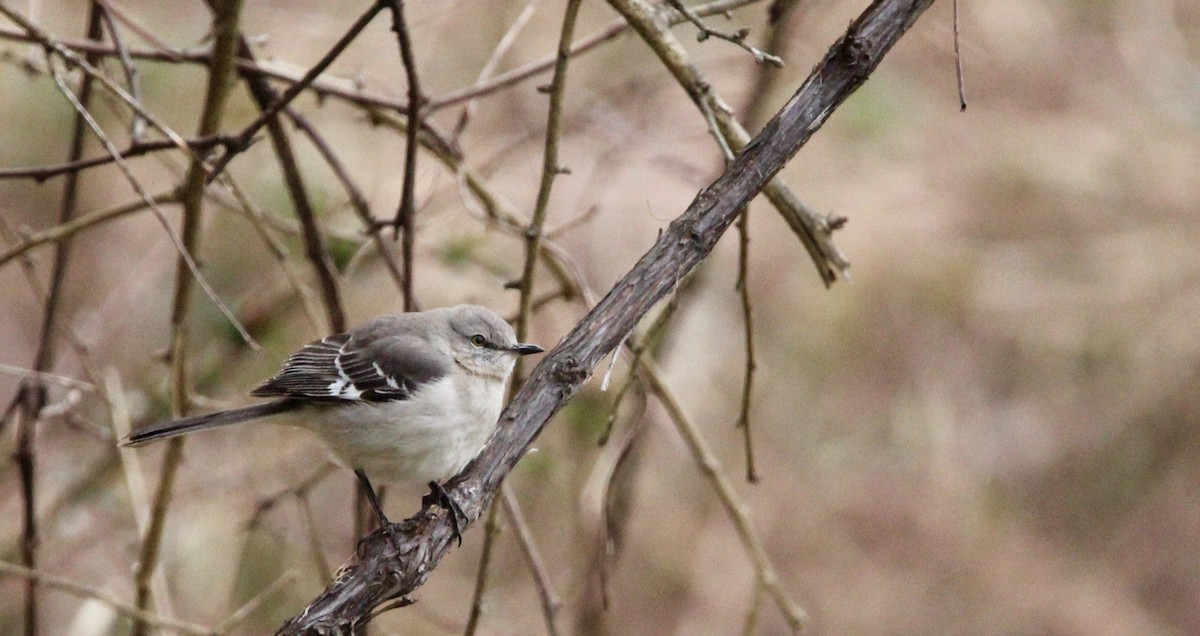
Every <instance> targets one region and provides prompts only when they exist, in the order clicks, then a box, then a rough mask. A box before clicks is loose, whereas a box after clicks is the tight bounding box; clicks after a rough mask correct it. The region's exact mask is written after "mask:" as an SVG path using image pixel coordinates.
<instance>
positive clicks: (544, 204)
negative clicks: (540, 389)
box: [467, 0, 580, 634]
mask: <svg viewBox="0 0 1200 636" xmlns="http://www.w3.org/2000/svg"><path fill="white" fill-rule="evenodd" d="M579 5H580V0H567V6H566V9H565V14H564V16H563V25H562V32H561V35H560V36H559V42H558V62H557V64H556V65H555V67H554V79H553V80H551V83H550V107H549V113H548V114H547V123H546V142H545V150H544V153H543V159H542V179H541V182H540V184H539V186H538V194H537V202H536V204H535V206H534V211H533V217H532V219H531V220H530V221H529V224H528V225H527V226H526V228H525V231H524V234H525V265H524V268H523V269H522V273H521V279H520V282H519V284H518V289H519V290H520V294H521V296H520V300H519V302H518V309H517V321H516V332H517V340H518V341H523V339H524V338H526V336H528V333H529V322H530V317H531V316H530V312H531V310H532V304H533V276H534V270H535V265H536V264H537V261H538V257H539V255H540V254H541V244H542V227H543V226H544V225H545V222H546V212H547V209H548V207H549V202H550V190H551V187H552V185H553V183H554V177H555V176H557V175H558V173H559V167H558V135H559V122H560V121H561V117H562V97H563V93H564V89H565V87H566V72H567V61H568V60H569V59H570V57H569V51H570V46H571V38H572V35H573V34H574V31H575V21H576V18H577V17H578V15H579ZM522 375H523V374H522V361H521V360H519V359H518V360H517V368H516V371H515V372H514V374H513V381H512V384H511V386H510V395H511V394H512V393H515V392H516V391H517V389H518V388H519V387H520V384H521V378H522ZM493 514H495V513H494V512H492V513H489V520H490V515H493ZM493 541H495V534H493V533H489V534H487V535H485V536H484V542H485V545H484V550H483V555H482V556H481V557H480V563H479V574H478V575H477V577H476V587H475V598H474V600H473V601H472V615H471V620H469V621H468V623H467V626H468V627H467V629H468V631H467V633H468V634H470V633H471V632H473V631H474V629H475V627H476V626H477V625H478V622H479V620H478V615H477V611H476V610H475V608H476V607H482V603H483V593H484V588H485V581H486V572H487V568H488V565H489V564H488V558H490V556H491V551H492V546H491V545H490V543H491V542H493ZM535 578H537V573H536V572H535ZM542 598H543V604H542V607H543V610H544V611H547V612H548V613H547V614H546V624H547V626H548V629H550V630H551V631H552V633H553V631H554V630H555V623H554V614H553V612H552V611H549V609H548V608H551V607H552V604H551V603H548V602H547V601H546V599H547V596H546V595H545V594H543V596H542Z"/></svg>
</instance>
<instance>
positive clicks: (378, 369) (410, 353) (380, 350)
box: [250, 330, 453, 402]
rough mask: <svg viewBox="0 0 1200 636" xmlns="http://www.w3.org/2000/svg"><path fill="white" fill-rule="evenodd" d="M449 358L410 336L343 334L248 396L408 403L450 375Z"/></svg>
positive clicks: (316, 345) (299, 355)
mask: <svg viewBox="0 0 1200 636" xmlns="http://www.w3.org/2000/svg"><path fill="white" fill-rule="evenodd" d="M452 364H453V361H452V360H451V358H450V356H449V355H447V354H444V353H439V352H438V351H436V350H435V349H434V348H433V347H431V346H430V345H429V344H428V343H427V342H426V341H424V340H423V339H420V338H417V337H415V336H413V335H411V334H399V335H382V334H376V333H374V330H363V331H360V332H357V333H340V334H336V335H333V336H329V337H328V338H324V339H321V340H317V341H315V342H311V343H309V344H308V345H306V346H305V347H304V348H302V349H300V350H299V351H297V352H296V353H294V354H292V357H290V358H288V360H287V362H285V363H284V364H283V368H282V369H280V371H279V373H278V374H277V375H276V376H275V377H273V378H271V379H270V380H267V381H266V382H264V383H263V384H262V386H260V387H258V388H256V389H254V390H253V391H251V392H250V394H251V395H254V396H258V397H289V398H299V399H306V400H318V401H339V400H350V401H355V400H358V401H368V402H383V401H388V400H405V399H408V398H409V397H411V396H412V394H413V393H414V392H415V391H416V390H417V388H418V387H420V386H422V385H424V384H427V383H430V382H434V381H436V380H437V379H439V378H441V377H443V376H444V375H446V374H447V373H449V371H450V367H451V365H452Z"/></svg>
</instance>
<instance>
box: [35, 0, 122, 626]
mask: <svg viewBox="0 0 1200 636" xmlns="http://www.w3.org/2000/svg"><path fill="white" fill-rule="evenodd" d="M101 36H102V31H101V23H100V8H99V7H98V6H97V5H96V4H95V3H94V2H93V3H91V5H90V6H89V9H88V18H87V37H88V38H89V39H93V40H96V39H99V38H100V37H101ZM91 95H92V80H91V79H90V78H89V77H88V76H86V75H85V76H84V80H83V81H82V82H81V83H80V85H79V94H78V95H74V94H72V98H74V99H76V100H78V102H79V103H81V104H86V103H90V102H91ZM86 131H87V122H86V121H85V118H84V117H83V115H82V113H76V115H75V120H74V124H73V126H72V132H71V146H70V149H69V150H68V154H67V160H68V161H74V160H77V159H79V157H81V156H83V146H84V141H85V139H86V135H87V132H86ZM78 186H79V179H78V177H77V175H72V176H71V177H70V178H69V179H67V181H66V182H65V183H64V184H63V195H62V203H61V205H60V207H59V217H58V220H59V223H66V222H69V221H70V220H71V219H72V217H74V216H75V213H76V208H77V203H78V193H79V187H78ZM70 246H71V244H70V241H62V242H60V243H58V244H57V245H56V246H55V249H54V264H53V266H52V268H51V271H50V288H49V290H48V291H47V293H46V298H45V302H44V304H43V309H42V322H41V329H40V330H39V331H38V343H37V353H35V354H34V360H33V372H34V373H39V374H41V373H45V372H47V371H49V370H50V369H51V368H52V366H53V364H54V359H55V357H56V354H57V350H58V347H57V346H56V340H55V338H54V333H53V330H54V326H55V322H56V321H57V320H58V311H59V306H60V301H61V299H62V288H63V280H64V277H65V275H66V269H67V261H68V257H69V256H70ZM16 403H19V404H20V408H21V410H20V417H19V418H18V420H17V426H16V436H17V448H16V451H15V452H14V453H13V455H14V459H15V460H16V463H17V469H18V473H19V474H20V478H21V562H22V563H23V564H24V565H25V566H26V567H28V568H30V569H36V568H37V547H38V544H39V543H40V540H39V537H38V528H37V509H38V505H37V500H36V499H35V494H36V491H37V489H36V483H35V479H36V474H37V470H36V468H37V452H36V445H35V442H36V439H37V438H36V433H37V423H38V419H39V418H40V417H41V416H42V411H43V409H44V407H45V406H46V387H45V385H43V384H42V383H40V382H36V383H35V382H28V381H26V382H22V383H21V388H20V390H18V392H17V396H16V397H15V398H14V404H16ZM37 600H38V599H37V581H36V580H35V579H32V578H31V579H28V580H26V584H25V606H24V610H25V616H24V619H25V620H24V624H25V633H26V634H28V635H29V636H33V635H35V634H37V632H38V610H37V605H38V604H37Z"/></svg>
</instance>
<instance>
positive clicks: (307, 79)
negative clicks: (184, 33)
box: [206, 1, 385, 182]
mask: <svg viewBox="0 0 1200 636" xmlns="http://www.w3.org/2000/svg"><path fill="white" fill-rule="evenodd" d="M384 4H385V2H384V1H380V2H375V3H373V4H371V7H370V8H369V9H367V11H366V12H365V13H363V14H362V15H361V16H359V18H358V19H357V20H355V21H354V23H353V24H351V25H350V28H348V29H347V30H346V32H345V33H343V34H342V37H341V38H339V39H338V41H337V42H336V43H334V45H333V47H332V48H330V49H329V51H328V52H327V53H325V55H324V56H322V57H321V59H320V60H319V61H317V63H316V64H315V65H314V66H313V67H312V68H310V69H308V72H306V73H305V74H304V76H303V77H301V78H300V79H299V80H297V81H296V82H295V83H294V84H292V85H291V86H289V87H288V88H287V90H285V91H284V92H283V94H282V95H280V96H279V98H278V99H276V100H275V101H274V102H272V103H271V105H270V106H269V107H267V108H265V109H263V112H262V113H260V114H259V116H258V117H257V118H256V119H255V120H254V121H253V122H250V124H249V125H248V126H246V127H245V128H243V129H242V132H240V133H238V135H237V138H236V139H235V142H234V143H233V144H231V145H230V146H229V148H228V149H227V150H226V152H225V154H223V155H221V157H220V158H219V159H217V160H216V161H215V162H213V166H212V169H211V170H210V171H209V173H208V176H207V177H206V182H212V180H213V179H215V178H216V177H217V175H218V174H220V173H221V171H222V170H224V169H225V167H226V166H228V165H229V162H230V161H232V160H233V158H234V157H236V156H237V155H238V154H240V153H242V152H243V151H245V150H246V149H247V148H249V147H250V143H251V142H252V141H253V139H254V135H255V134H256V133H258V131H259V130H262V127H263V126H266V125H267V123H268V122H269V121H271V120H272V119H274V118H275V115H277V114H279V111H280V110H282V109H283V108H285V107H286V106H287V105H288V104H290V103H292V100H293V99H295V98H296V96H297V95H299V94H300V93H301V92H303V91H304V89H306V88H308V87H309V86H311V85H312V83H313V81H314V80H316V78H317V76H318V75H320V74H321V73H322V72H324V71H325V69H326V68H328V67H329V65H330V64H332V63H333V61H334V60H336V59H337V57H338V56H339V55H341V54H342V51H345V50H346V47H348V46H350V43H351V42H353V41H354V39H355V38H357V37H358V35H359V34H360V33H362V31H363V29H365V28H366V27H367V25H368V24H370V22H371V20H372V19H374V18H375V16H376V15H377V14H378V13H379V12H380V11H382V10H383V8H384ZM213 50H214V53H213V56H214V58H215V57H217V53H216V51H217V47H216V45H215V44H214V46H213Z"/></svg>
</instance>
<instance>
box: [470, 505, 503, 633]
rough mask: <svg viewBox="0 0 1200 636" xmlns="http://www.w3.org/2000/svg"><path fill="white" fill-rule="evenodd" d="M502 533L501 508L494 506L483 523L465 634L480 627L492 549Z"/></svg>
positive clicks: (473, 631)
mask: <svg viewBox="0 0 1200 636" xmlns="http://www.w3.org/2000/svg"><path fill="white" fill-rule="evenodd" d="M499 534H500V508H499V506H492V507H491V509H489V510H488V514H487V521H486V522H484V524H483V548H482V550H481V551H480V553H479V566H478V567H477V568H476V570H475V589H474V591H473V592H472V593H471V611H470V613H469V614H467V626H466V627H465V628H464V629H463V636H475V632H476V630H478V629H479V620H480V619H481V618H482V617H483V594H484V591H485V590H486V589H487V577H488V570H489V569H491V565H492V549H493V548H494V547H495V545H496V537H497V536H498V535H499Z"/></svg>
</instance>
